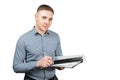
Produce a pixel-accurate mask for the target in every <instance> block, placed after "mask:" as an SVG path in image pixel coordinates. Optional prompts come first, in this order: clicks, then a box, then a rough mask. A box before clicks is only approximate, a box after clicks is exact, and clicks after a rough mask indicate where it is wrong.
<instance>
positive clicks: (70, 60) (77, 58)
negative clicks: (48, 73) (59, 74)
mask: <svg viewBox="0 0 120 80" xmlns="http://www.w3.org/2000/svg"><path fill="white" fill-rule="evenodd" d="M83 61H84V57H83V56H81V55H70V56H58V57H55V59H54V64H53V65H51V67H65V68H73V67H75V66H77V65H78V64H80V63H82V62H83Z"/></svg>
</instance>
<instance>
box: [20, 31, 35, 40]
mask: <svg viewBox="0 0 120 80" xmlns="http://www.w3.org/2000/svg"><path fill="white" fill-rule="evenodd" d="M32 35H33V30H29V31H27V32H25V33H23V34H22V35H21V36H20V37H19V39H18V41H25V40H27V39H29V38H30V37H31V36H32Z"/></svg>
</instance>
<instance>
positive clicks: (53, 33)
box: [48, 30, 59, 37]
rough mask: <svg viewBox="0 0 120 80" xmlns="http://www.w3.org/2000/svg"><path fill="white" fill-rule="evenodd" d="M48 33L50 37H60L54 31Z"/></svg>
mask: <svg viewBox="0 0 120 80" xmlns="http://www.w3.org/2000/svg"><path fill="white" fill-rule="evenodd" d="M48 32H49V34H50V35H54V36H57V37H59V35H58V33H56V32H54V31H51V30H48Z"/></svg>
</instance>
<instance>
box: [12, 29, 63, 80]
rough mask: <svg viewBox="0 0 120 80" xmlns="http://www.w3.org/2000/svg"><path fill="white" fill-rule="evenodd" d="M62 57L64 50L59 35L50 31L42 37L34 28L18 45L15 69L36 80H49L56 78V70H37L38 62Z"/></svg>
mask: <svg viewBox="0 0 120 80" xmlns="http://www.w3.org/2000/svg"><path fill="white" fill-rule="evenodd" d="M61 55H62V50H61V45H60V39H59V36H58V34H57V33H55V32H53V31H50V30H48V31H47V32H46V33H45V34H44V35H40V34H39V33H38V32H36V30H35V29H34V28H33V29H32V30H30V31H29V32H27V33H25V34H24V35H22V36H21V37H20V38H19V40H18V42H17V44H16V50H15V55H14V60H13V69H14V71H15V72H17V73H25V74H26V75H27V76H29V77H31V78H34V79H35V80H44V79H49V78H51V77H53V76H54V74H55V68H51V67H49V68H42V69H41V68H37V67H36V62H37V60H39V59H41V58H42V57H43V56H51V57H52V58H54V57H55V56H61Z"/></svg>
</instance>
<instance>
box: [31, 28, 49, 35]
mask: <svg viewBox="0 0 120 80" xmlns="http://www.w3.org/2000/svg"><path fill="white" fill-rule="evenodd" d="M33 33H34V34H35V35H37V34H39V33H38V32H37V31H36V30H35V28H33ZM49 34H50V31H49V30H47V31H46V32H45V35H49Z"/></svg>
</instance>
